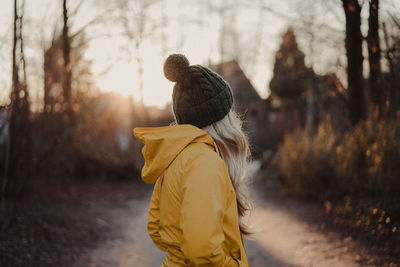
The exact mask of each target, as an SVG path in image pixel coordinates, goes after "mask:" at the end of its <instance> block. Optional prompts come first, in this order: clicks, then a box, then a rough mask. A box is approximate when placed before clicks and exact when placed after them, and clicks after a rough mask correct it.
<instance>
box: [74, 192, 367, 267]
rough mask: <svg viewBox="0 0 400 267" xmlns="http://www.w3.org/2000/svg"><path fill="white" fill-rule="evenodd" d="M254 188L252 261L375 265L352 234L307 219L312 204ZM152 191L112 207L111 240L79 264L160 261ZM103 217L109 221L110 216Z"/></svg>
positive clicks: (147, 265)
mask: <svg viewBox="0 0 400 267" xmlns="http://www.w3.org/2000/svg"><path fill="white" fill-rule="evenodd" d="M251 194H252V197H253V199H254V201H255V205H256V209H255V211H254V212H253V213H252V214H251V216H250V217H249V218H248V219H249V223H250V225H252V226H253V227H256V228H258V229H260V230H261V232H260V233H258V234H256V235H255V236H254V237H253V238H252V239H248V238H246V237H245V238H244V240H245V246H246V250H247V254H248V258H249V262H250V266H251V267H263V266H330V267H331V266H332V267H334V266H346V267H351V266H373V265H368V263H367V262H366V261H365V260H363V258H362V256H360V255H358V253H359V251H360V249H359V248H358V247H357V245H356V244H355V243H354V242H353V241H352V240H351V238H345V239H341V238H340V237H339V236H338V235H335V234H334V233H329V232H328V233H326V232H324V231H321V230H320V229H318V227H317V226H316V225H314V224H312V223H310V222H309V220H308V218H307V216H308V214H310V213H312V212H313V211H312V207H309V206H307V205H305V204H300V203H297V202H293V201H292V202H291V201H285V200H282V199H277V198H276V197H273V196H266V194H265V191H264V190H263V191H261V190H260V188H259V187H257V188H256V187H252V188H251ZM149 199H150V193H149V194H147V195H146V196H145V198H144V199H138V200H131V201H130V202H128V203H126V206H125V207H123V208H119V209H116V210H113V211H110V218H113V219H112V221H113V222H112V223H113V225H115V227H113V229H114V230H113V231H112V232H111V233H110V237H111V238H110V240H109V241H107V242H105V243H103V244H99V246H98V247H97V248H96V249H94V250H91V251H88V252H87V253H86V254H85V257H83V258H82V259H80V261H79V262H78V263H77V266H92V267H95V266H96V267H99V266H101V267H105V266H121V267H128V266H135V267H153V266H154V267H159V266H161V262H162V259H163V257H164V256H165V253H164V252H161V251H159V250H158V249H157V247H156V246H155V245H154V244H153V243H152V241H151V239H150V237H149V236H148V234H147V230H146V229H147V227H146V223H147V210H148V205H149V204H148V201H149ZM99 223H103V224H107V223H108V222H106V221H100V222H99Z"/></svg>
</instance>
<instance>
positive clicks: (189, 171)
mask: <svg viewBox="0 0 400 267" xmlns="http://www.w3.org/2000/svg"><path fill="white" fill-rule="evenodd" d="M223 168H224V165H223V164H222V160H221V161H218V160H214V159H212V158H211V159H210V157H208V156H207V155H199V156H197V157H196V158H195V159H193V160H190V161H189V162H187V163H186V164H185V166H184V172H183V176H182V179H183V186H182V206H181V211H180V222H179V225H180V228H181V230H182V240H181V250H182V252H183V254H184V255H185V258H186V259H185V262H186V263H187V264H188V266H218V267H220V266H224V267H228V266H240V265H239V263H240V262H239V260H238V259H234V258H232V257H230V256H229V255H226V254H225V253H224V250H223V248H222V246H221V245H222V243H223V241H224V239H225V236H224V232H223V229H222V223H223V218H224V210H225V207H226V205H225V203H226V202H227V201H226V198H227V193H226V192H227V190H228V189H227V187H226V178H224V175H226V174H225V172H224V169H223Z"/></svg>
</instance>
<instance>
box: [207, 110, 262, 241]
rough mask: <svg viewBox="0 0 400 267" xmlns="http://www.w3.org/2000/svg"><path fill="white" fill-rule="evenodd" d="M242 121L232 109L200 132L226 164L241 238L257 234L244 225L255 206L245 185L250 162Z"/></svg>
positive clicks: (255, 230)
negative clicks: (209, 140)
mask: <svg viewBox="0 0 400 267" xmlns="http://www.w3.org/2000/svg"><path fill="white" fill-rule="evenodd" d="M242 125H243V121H242V120H241V118H240V117H239V115H238V114H237V113H236V112H235V111H234V110H233V109H231V111H230V112H228V114H227V115H226V116H225V117H224V118H223V119H222V120H219V121H217V122H215V123H212V124H210V125H207V126H205V127H203V128H202V129H203V130H204V131H206V132H207V133H209V134H210V135H211V137H212V138H213V139H214V141H215V143H216V145H217V147H218V149H219V151H220V154H221V157H222V159H223V160H224V161H225V163H226V165H227V167H228V171H229V176H230V179H231V181H232V184H233V187H234V189H235V192H236V202H237V208H238V215H239V228H240V232H241V233H242V234H243V235H246V236H249V235H251V234H254V233H257V232H258V230H257V229H254V230H253V229H251V228H250V227H249V226H248V225H246V224H245V223H244V222H243V217H244V216H245V215H246V212H247V211H249V212H250V213H251V212H252V210H254V204H253V202H252V200H251V199H250V195H249V191H248V186H247V182H248V181H249V179H248V177H247V167H248V164H249V161H250V159H251V152H250V148H249V141H248V137H247V135H246V134H245V133H244V131H243V130H242Z"/></svg>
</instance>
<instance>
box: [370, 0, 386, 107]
mask: <svg viewBox="0 0 400 267" xmlns="http://www.w3.org/2000/svg"><path fill="white" fill-rule="evenodd" d="M378 10H379V0H370V1H369V18H368V25H369V28H368V36H367V43H368V57H369V85H370V92H371V100H372V102H373V103H374V104H375V105H377V107H378V110H379V114H380V115H382V112H383V108H384V104H385V98H386V97H385V94H384V92H383V88H382V86H381V84H382V83H381V62H380V61H381V48H380V44H379V34H378V30H379V20H378V19H379V17H378Z"/></svg>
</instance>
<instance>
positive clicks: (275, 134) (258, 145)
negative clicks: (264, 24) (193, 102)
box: [210, 28, 347, 157]
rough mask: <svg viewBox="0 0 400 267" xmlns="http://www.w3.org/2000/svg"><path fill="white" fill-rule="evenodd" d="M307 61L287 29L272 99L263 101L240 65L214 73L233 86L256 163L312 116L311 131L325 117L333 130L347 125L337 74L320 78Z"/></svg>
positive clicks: (229, 65)
mask: <svg viewBox="0 0 400 267" xmlns="http://www.w3.org/2000/svg"><path fill="white" fill-rule="evenodd" d="M304 57H305V55H304V53H303V52H302V51H301V50H299V48H298V46H297V42H296V37H295V34H294V31H293V29H291V28H289V29H288V31H287V32H286V33H285V34H284V35H283V38H282V43H281V46H280V49H279V50H278V51H277V52H276V54H275V65H274V71H273V78H272V79H271V82H270V84H269V88H270V91H271V94H270V95H269V96H268V98H267V99H262V98H261V97H260V96H259V94H258V93H257V91H256V90H255V88H254V87H253V85H252V84H251V82H250V81H249V79H248V78H247V77H246V75H245V74H244V72H243V71H242V69H241V68H240V66H239V64H238V63H237V62H236V61H229V62H224V63H221V64H218V65H213V66H211V67H210V68H211V69H212V70H214V71H216V72H217V73H219V74H220V75H221V76H222V77H223V78H224V79H225V80H226V81H227V82H228V83H229V84H230V85H231V88H232V91H233V94H234V99H235V104H234V105H235V106H234V107H235V108H236V110H237V111H238V112H239V113H240V114H241V115H242V118H243V119H244V130H245V131H247V132H248V133H249V136H250V141H251V145H252V152H253V153H254V155H255V156H256V157H257V156H260V155H261V153H263V151H265V150H273V151H275V150H276V149H277V148H278V145H279V144H280V142H281V141H282V140H283V136H284V135H285V134H287V133H289V132H291V131H293V130H294V129H295V128H296V127H305V125H306V121H307V116H310V115H312V125H311V126H312V127H313V128H315V127H317V126H318V124H319V122H321V121H323V120H325V119H326V118H327V117H329V118H330V120H331V121H332V122H333V123H334V126H335V127H338V128H343V127H344V125H345V121H346V117H347V116H346V114H345V113H344V112H346V110H347V109H346V104H347V94H346V93H347V92H346V90H344V88H343V86H342V84H341V83H340V81H339V79H338V78H337V77H336V75H335V74H327V75H317V74H316V73H315V72H314V70H313V69H311V68H308V67H307V66H306V65H305V63H304ZM311 93H312V94H313V101H312V102H310V101H309V100H310V99H309V96H310V94H311ZM310 107H311V108H310Z"/></svg>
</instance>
